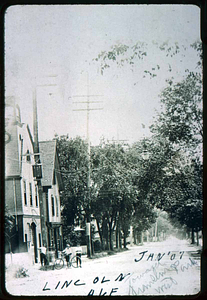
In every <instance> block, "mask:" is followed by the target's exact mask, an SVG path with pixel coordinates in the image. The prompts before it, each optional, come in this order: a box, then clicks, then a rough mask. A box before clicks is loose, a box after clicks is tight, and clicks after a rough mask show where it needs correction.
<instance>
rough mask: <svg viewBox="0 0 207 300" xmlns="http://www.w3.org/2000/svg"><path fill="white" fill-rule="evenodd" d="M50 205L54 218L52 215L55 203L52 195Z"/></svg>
mask: <svg viewBox="0 0 207 300" xmlns="http://www.w3.org/2000/svg"><path fill="white" fill-rule="evenodd" d="M51 205H52V216H53V217H54V215H55V203H54V197H53V195H52V196H51Z"/></svg>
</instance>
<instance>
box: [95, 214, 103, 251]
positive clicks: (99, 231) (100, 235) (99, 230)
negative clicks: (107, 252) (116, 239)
mask: <svg viewBox="0 0 207 300" xmlns="http://www.w3.org/2000/svg"><path fill="white" fill-rule="evenodd" d="M96 224H97V228H98V234H99V237H100V241H101V250H103V234H102V232H101V228H100V223H99V220H98V219H96Z"/></svg>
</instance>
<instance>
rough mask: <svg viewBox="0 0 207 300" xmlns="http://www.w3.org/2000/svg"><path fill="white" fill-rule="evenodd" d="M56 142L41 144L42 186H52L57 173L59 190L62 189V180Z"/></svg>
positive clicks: (43, 142)
mask: <svg viewBox="0 0 207 300" xmlns="http://www.w3.org/2000/svg"><path fill="white" fill-rule="evenodd" d="M56 143H57V142H56V141H55V140H52V141H42V142H39V151H40V159H41V163H42V173H43V177H42V186H52V184H53V178H54V171H55V172H56V175H57V179H58V183H59V188H60V189H61V186H62V180H61V176H60V173H59V172H57V171H59V163H58V157H57V152H56Z"/></svg>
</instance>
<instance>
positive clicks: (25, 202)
mask: <svg viewBox="0 0 207 300" xmlns="http://www.w3.org/2000/svg"><path fill="white" fill-rule="evenodd" d="M24 205H27V185H26V181H25V180H24Z"/></svg>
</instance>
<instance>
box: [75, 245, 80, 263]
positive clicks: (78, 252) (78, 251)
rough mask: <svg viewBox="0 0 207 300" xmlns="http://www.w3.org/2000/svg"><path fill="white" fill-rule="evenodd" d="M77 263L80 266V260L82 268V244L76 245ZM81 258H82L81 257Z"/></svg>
mask: <svg viewBox="0 0 207 300" xmlns="http://www.w3.org/2000/svg"><path fill="white" fill-rule="evenodd" d="M75 252H76V263H77V267H78V262H79V265H80V268H82V266H81V255H82V247H81V246H80V244H78V245H77V247H76V251H75ZM79 258H80V259H79Z"/></svg>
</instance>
